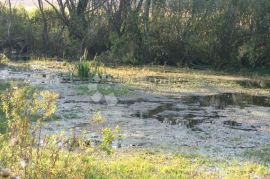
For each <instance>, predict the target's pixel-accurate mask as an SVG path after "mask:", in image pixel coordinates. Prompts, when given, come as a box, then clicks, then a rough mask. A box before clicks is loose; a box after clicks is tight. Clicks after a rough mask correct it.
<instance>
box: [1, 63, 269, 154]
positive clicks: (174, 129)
mask: <svg viewBox="0 0 270 179" xmlns="http://www.w3.org/2000/svg"><path fill="white" fill-rule="evenodd" d="M0 78H1V80H7V81H27V82H28V83H30V84H32V85H36V86H39V87H41V88H42V89H47V90H51V91H55V92H57V93H59V94H60V98H59V100H58V110H57V113H56V116H57V119H55V120H52V121H48V122H46V124H45V127H44V130H43V133H44V134H58V133H60V132H61V131H63V132H64V133H65V134H66V135H67V136H71V135H73V134H72V133H71V131H74V132H75V133H77V134H78V135H79V133H80V132H82V131H84V132H85V133H86V137H87V138H88V139H89V140H92V141H93V142H94V143H98V141H99V140H100V135H99V133H100V130H101V129H102V128H104V127H109V128H114V127H116V126H119V127H120V128H121V131H122V132H121V136H122V137H123V139H122V140H121V141H116V143H115V144H114V146H117V147H145V148H151V149H155V150H168V151H174V152H181V153H185V152H186V153H196V154H205V155H210V156H214V157H221V158H228V157H229V158H232V159H233V158H235V157H238V156H242V154H243V152H245V151H246V150H247V149H258V150H259V149H260V148H262V147H264V146H265V145H270V98H269V97H266V96H250V95H247V94H241V93H220V94H215V95H203V96H192V95H189V96H181V94H179V95H175V96H174V97H166V96H159V95H154V94H151V93H147V92H145V91H139V90H130V93H129V94H127V95H123V96H117V97H115V98H116V102H115V103H114V105H108V103H106V99H107V98H106V97H107V96H106V95H103V94H101V93H98V91H97V92H96V93H94V94H93V95H94V97H95V98H93V95H89V94H80V95H79V94H78V91H77V89H76V88H77V87H78V85H83V84H79V83H76V84H75V83H65V82H64V83H63V82H62V78H61V76H60V75H58V74H57V73H53V72H50V71H30V70H29V71H19V70H11V69H7V68H5V69H0ZM113 85H115V84H113ZM110 86H111V85H108V88H110ZM91 94H92V93H91ZM96 99H98V100H96ZM96 111H100V112H101V114H102V116H103V118H104V124H102V125H100V126H96V125H92V124H91V120H90V119H91V116H92V115H93V114H94V112H96ZM119 143H120V144H121V145H119Z"/></svg>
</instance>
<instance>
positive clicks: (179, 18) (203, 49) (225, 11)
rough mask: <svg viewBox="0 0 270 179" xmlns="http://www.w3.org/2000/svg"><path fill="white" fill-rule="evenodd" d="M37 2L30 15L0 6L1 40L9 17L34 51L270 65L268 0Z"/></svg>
mask: <svg viewBox="0 0 270 179" xmlns="http://www.w3.org/2000/svg"><path fill="white" fill-rule="evenodd" d="M36 1H37V3H38V4H39V8H38V10H36V11H34V12H31V13H29V12H26V11H25V10H24V9H22V8H17V9H12V14H10V11H9V9H8V6H4V5H3V4H2V5H1V6H0V24H1V26H0V40H1V39H2V42H4V40H7V36H8V35H7V33H8V32H7V29H8V24H9V21H10V19H11V20H12V23H11V24H12V25H11V28H10V30H11V37H12V39H16V38H23V39H25V42H27V44H28V45H29V51H30V52H31V53H32V54H36V55H47V56H57V57H64V58H72V59H78V57H79V56H80V55H81V54H82V53H83V52H84V50H85V49H87V50H88V52H89V53H88V54H89V58H91V57H94V56H96V55H97V56H98V58H99V59H101V60H103V61H105V62H109V63H110V62H120V63H159V64H164V63H166V64H171V65H183V66H200V65H213V66H214V67H217V68H222V67H224V66H234V67H241V66H243V67H265V66H269V67H270V1H269V0H103V1H99V0H98V1H97V0H77V1H75V0H57V3H56V4H50V0H36ZM48 3H49V7H50V8H49V9H44V7H43V6H44V4H48ZM10 16H11V17H12V18H9V17H10ZM6 46H7V47H10V45H6ZM4 47H5V45H3V43H2V49H3V48H4ZM13 48H14V47H13Z"/></svg>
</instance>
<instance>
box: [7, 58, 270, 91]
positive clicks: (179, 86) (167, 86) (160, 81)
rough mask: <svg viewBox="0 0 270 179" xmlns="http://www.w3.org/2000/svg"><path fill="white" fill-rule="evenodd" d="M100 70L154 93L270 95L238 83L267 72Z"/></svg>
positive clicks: (56, 65)
mask: <svg viewBox="0 0 270 179" xmlns="http://www.w3.org/2000/svg"><path fill="white" fill-rule="evenodd" d="M9 65H10V66H16V67H24V68H30V69H42V70H51V71H57V72H61V73H66V74H68V73H70V72H71V71H72V69H74V65H75V64H73V63H70V62H56V61H51V60H46V59H42V60H41V61H38V60H32V61H29V62H27V63H10V64H9ZM100 70H101V71H102V72H104V73H106V74H108V75H110V76H112V77H113V79H114V81H117V82H120V83H122V84H126V85H127V86H129V87H133V88H138V89H142V90H148V91H152V92H156V93H173V94H175V93H182V94H183V93H184V94H185V93H188V94H190V93H198V94H210V93H212V94H213V93H221V92H238V93H248V94H251V95H270V89H269V88H257V87H245V86H241V85H240V82H241V81H259V82H260V81H264V80H269V76H260V75H258V74H256V73H254V74H253V75H252V73H251V74H248V75H247V74H243V75H240V74H237V75H236V74H229V73H223V72H217V71H211V70H192V69H185V68H176V67H165V66H139V67H132V66H119V67H109V66H101V67H100Z"/></svg>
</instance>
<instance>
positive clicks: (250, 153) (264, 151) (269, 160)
mask: <svg viewBox="0 0 270 179" xmlns="http://www.w3.org/2000/svg"><path fill="white" fill-rule="evenodd" d="M244 156H245V157H246V158H249V159H250V160H253V161H256V162H260V163H263V164H267V165H270V145H267V146H264V147H262V148H260V149H256V150H255V149H249V150H247V151H245V152H244Z"/></svg>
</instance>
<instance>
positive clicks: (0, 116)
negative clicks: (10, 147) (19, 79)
mask: <svg viewBox="0 0 270 179" xmlns="http://www.w3.org/2000/svg"><path fill="white" fill-rule="evenodd" d="M9 87H10V84H9V83H8V82H5V81H0V95H1V94H2V93H3V91H5V90H6V89H7V88H9ZM0 105H1V103H0ZM6 129H7V119H6V117H5V114H4V113H3V111H2V110H1V108H0V134H1V133H5V132H6Z"/></svg>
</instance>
